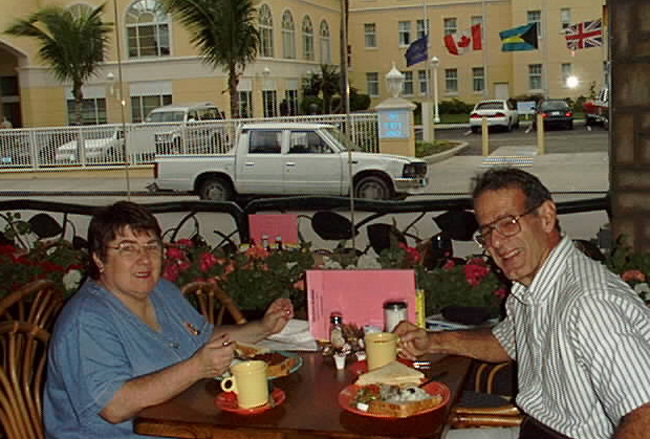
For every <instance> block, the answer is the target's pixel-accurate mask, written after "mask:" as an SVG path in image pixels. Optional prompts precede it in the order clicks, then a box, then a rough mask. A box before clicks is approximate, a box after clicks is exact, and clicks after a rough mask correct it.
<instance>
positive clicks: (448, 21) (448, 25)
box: [442, 17, 458, 36]
mask: <svg viewBox="0 0 650 439" xmlns="http://www.w3.org/2000/svg"><path fill="white" fill-rule="evenodd" d="M442 29H443V36H447V35H450V34H455V33H456V32H458V18H457V17H444V18H443V19H442Z"/></svg>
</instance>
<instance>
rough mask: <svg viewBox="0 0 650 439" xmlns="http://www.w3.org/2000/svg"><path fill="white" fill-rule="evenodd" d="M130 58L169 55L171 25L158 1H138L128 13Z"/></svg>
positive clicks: (127, 25)
mask: <svg viewBox="0 0 650 439" xmlns="http://www.w3.org/2000/svg"><path fill="white" fill-rule="evenodd" d="M125 22H126V33H127V36H128V41H127V47H128V51H129V58H144V57H150V56H168V55H169V23H168V17H167V14H165V13H164V12H163V9H162V5H161V4H160V3H159V2H158V1H157V0H138V1H136V2H135V3H133V4H132V5H131V6H130V7H129V9H128V11H127V13H126V20H125Z"/></svg>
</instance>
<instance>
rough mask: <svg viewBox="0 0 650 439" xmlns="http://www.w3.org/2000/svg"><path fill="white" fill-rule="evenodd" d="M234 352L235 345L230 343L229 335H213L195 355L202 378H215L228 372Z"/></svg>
mask: <svg viewBox="0 0 650 439" xmlns="http://www.w3.org/2000/svg"><path fill="white" fill-rule="evenodd" d="M234 351H235V344H234V343H232V342H231V341H230V337H229V336H228V334H213V335H212V338H210V340H208V342H207V343H206V344H204V345H203V347H201V349H199V350H198V351H196V353H195V354H194V357H195V358H196V361H197V362H198V364H199V373H200V375H201V377H202V378H214V377H216V376H219V375H221V374H222V373H224V372H225V371H226V370H228V368H229V367H230V362H231V361H232V358H233V353H234Z"/></svg>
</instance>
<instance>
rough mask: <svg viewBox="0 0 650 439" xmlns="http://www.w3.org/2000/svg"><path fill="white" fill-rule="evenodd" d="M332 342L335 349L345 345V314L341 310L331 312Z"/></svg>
mask: <svg viewBox="0 0 650 439" xmlns="http://www.w3.org/2000/svg"><path fill="white" fill-rule="evenodd" d="M330 344H331V345H332V348H333V349H342V348H343V346H345V338H344V337H343V316H342V315H341V313H339V312H333V313H332V314H330Z"/></svg>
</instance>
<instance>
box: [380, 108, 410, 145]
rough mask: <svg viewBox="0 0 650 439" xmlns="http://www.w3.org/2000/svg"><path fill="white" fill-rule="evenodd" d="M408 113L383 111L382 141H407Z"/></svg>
mask: <svg viewBox="0 0 650 439" xmlns="http://www.w3.org/2000/svg"><path fill="white" fill-rule="evenodd" d="M408 116H409V115H408V112H406V111H397V110H392V111H385V112H384V111H382V112H380V113H379V138H380V139H407V138H408V137H409V136H408V128H409V123H408V121H409V119H408Z"/></svg>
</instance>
